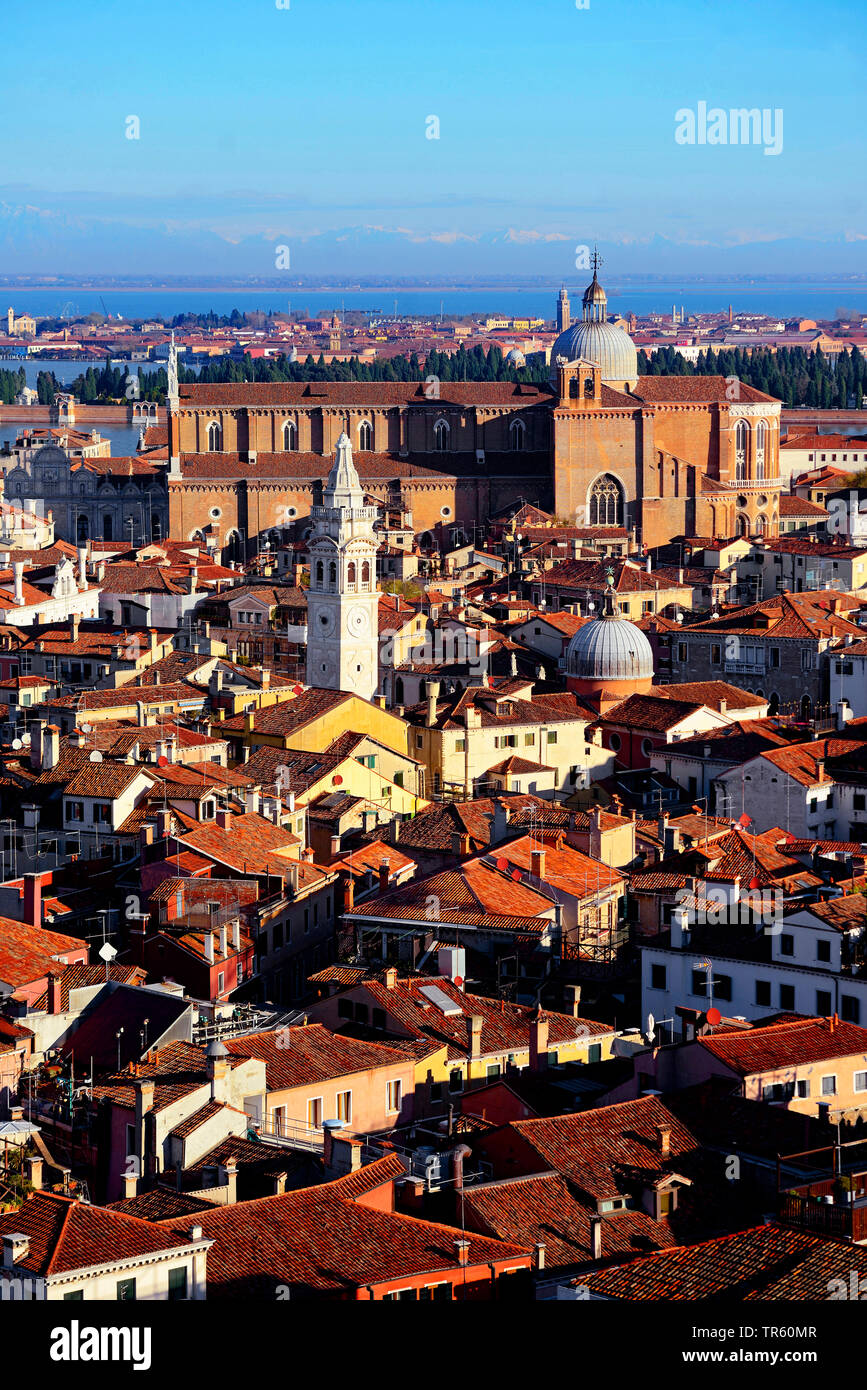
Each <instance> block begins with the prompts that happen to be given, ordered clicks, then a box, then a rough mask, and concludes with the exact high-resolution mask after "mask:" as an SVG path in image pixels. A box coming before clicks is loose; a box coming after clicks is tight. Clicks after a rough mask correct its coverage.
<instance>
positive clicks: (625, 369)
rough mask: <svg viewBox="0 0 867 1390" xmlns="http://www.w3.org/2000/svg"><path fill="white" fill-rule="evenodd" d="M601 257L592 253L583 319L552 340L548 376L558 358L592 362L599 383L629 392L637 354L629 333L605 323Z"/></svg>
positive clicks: (634, 375) (635, 375) (605, 305)
mask: <svg viewBox="0 0 867 1390" xmlns="http://www.w3.org/2000/svg"><path fill="white" fill-rule="evenodd" d="M600 262H601V257H600V256H598V255H597V253H596V252H595V251H594V252H593V279H592V280H591V281H590V284H589V285H588V286H587V288H586V290H585V291H584V297H583V299H582V301H581V302H582V318H581V320H580V322H579V323H573V324H571V326H570V327H568V328H566V329H565V330H564V332H562V333H561V334H560V335H559V337H558V338H557V339H556V340H555V342H554V346H553V347H552V348H551V376H552V378H555V377H556V372H557V366H558V359H562V361H564V362H576V361H578V360H579V359H580V360H581V361H584V362H595V363H596V365H597V366H599V367H601V368H602V380H603V381H604V382H606V383H607V384H608V385H609V386H613V387H615V388H617V389H618V390H626V391H631V390H632V388H633V387H634V386H635V383H636V382H637V380H638V353H637V352H636V350H635V344H634V343H633V341H632V339H631V338H630V336H629V334H628V333H625V332H624V331H623V329H622V328H618V327H616V325H615V324H613V323H609V322H608V296H607V295H606V293H605V291H604V289H603V288H602V286H601V285H600V283H599V279H598V277H597V274H596V271H597V269H598V267H599V265H600Z"/></svg>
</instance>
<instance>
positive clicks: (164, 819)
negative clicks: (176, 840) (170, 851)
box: [156, 806, 172, 840]
mask: <svg viewBox="0 0 867 1390" xmlns="http://www.w3.org/2000/svg"><path fill="white" fill-rule="evenodd" d="M156 823H157V833H156V838H157V839H158V840H167V839H168V838H169V833H170V831H171V828H172V813H171V811H170V810H169V809H168V807H167V806H161V807H160V808H159V810H158V811H157V813H156Z"/></svg>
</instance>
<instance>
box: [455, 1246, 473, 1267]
mask: <svg viewBox="0 0 867 1390" xmlns="http://www.w3.org/2000/svg"><path fill="white" fill-rule="evenodd" d="M454 1247H455V1259H456V1261H457V1263H458V1264H459V1265H460V1266H461V1268H462V1269H463V1268H465V1266H466V1263H467V1260H468V1259H469V1254H470V1242H469V1241H468V1240H463V1239H461V1238H458V1239H457V1240H455V1242H454Z"/></svg>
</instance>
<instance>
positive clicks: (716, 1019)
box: [705, 1008, 722, 1028]
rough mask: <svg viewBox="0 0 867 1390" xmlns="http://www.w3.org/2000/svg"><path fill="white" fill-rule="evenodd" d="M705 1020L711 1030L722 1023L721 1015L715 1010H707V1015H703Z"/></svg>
mask: <svg viewBox="0 0 867 1390" xmlns="http://www.w3.org/2000/svg"><path fill="white" fill-rule="evenodd" d="M705 1018H706V1019H707V1021H708V1023H709V1024H710V1026H711V1028H717V1027H718V1026H719V1024H720V1023H722V1014H721V1013H720V1011H719V1009H717V1008H713V1009H708V1011H707V1013H706V1014H705Z"/></svg>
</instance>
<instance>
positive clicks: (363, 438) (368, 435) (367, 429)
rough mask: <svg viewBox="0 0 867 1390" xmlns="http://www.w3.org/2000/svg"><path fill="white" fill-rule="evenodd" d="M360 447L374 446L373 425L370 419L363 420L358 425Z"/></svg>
mask: <svg viewBox="0 0 867 1390" xmlns="http://www.w3.org/2000/svg"><path fill="white" fill-rule="evenodd" d="M358 447H359V449H372V448H373V425H372V424H371V423H370V421H369V420H362V422H361V424H360V425H359V426H358Z"/></svg>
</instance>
